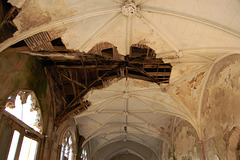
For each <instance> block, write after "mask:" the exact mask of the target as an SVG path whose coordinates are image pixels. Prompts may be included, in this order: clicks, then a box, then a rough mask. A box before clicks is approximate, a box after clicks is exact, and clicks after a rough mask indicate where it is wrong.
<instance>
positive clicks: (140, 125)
mask: <svg viewBox="0 0 240 160" xmlns="http://www.w3.org/2000/svg"><path fill="white" fill-rule="evenodd" d="M10 2H11V3H12V4H15V5H18V6H22V11H21V12H20V14H19V15H18V16H17V17H16V19H15V20H14V22H15V24H16V26H17V27H18V31H17V32H16V33H15V35H14V37H13V38H10V39H8V40H6V41H5V42H3V43H1V44H0V51H2V50H4V49H6V48H7V47H9V46H10V45H12V44H14V43H16V42H18V41H20V40H23V39H25V38H27V37H30V36H32V35H34V34H36V33H39V32H42V31H49V32H52V33H54V34H56V35H57V36H59V37H61V39H62V41H63V43H64V44H65V46H66V47H67V48H68V49H73V50H79V51H85V52H88V51H89V50H90V49H91V48H93V47H94V46H95V45H96V44H98V43H102V42H109V43H111V44H113V45H114V46H116V47H117V50H118V52H119V53H120V54H122V55H128V54H129V48H130V46H131V45H132V44H137V43H140V44H145V45H147V46H149V47H151V48H152V49H154V50H155V51H156V54H157V57H158V58H163V60H164V62H167V63H171V65H172V66H173V69H172V73H171V79H170V84H169V85H160V86H158V85H157V84H150V83H148V82H144V81H141V80H134V79H125V78H124V79H121V80H119V81H117V80H116V81H113V82H111V84H110V85H109V87H107V88H105V89H102V90H92V91H91V92H89V93H88V95H87V96H86V97H85V98H86V99H88V100H89V101H90V102H91V103H92V105H91V106H90V107H89V109H88V110H87V111H85V112H83V113H82V114H80V115H77V116H75V120H76V122H77V125H78V128H79V133H80V134H82V135H83V136H84V137H85V139H86V140H85V142H84V144H85V143H87V142H89V144H92V145H91V147H92V149H93V152H95V151H97V150H98V149H100V148H101V147H103V146H105V145H107V144H110V143H114V142H116V141H125V140H131V141H134V142H138V143H140V144H143V145H145V146H147V147H148V148H150V149H151V150H152V151H153V152H155V153H158V149H159V147H160V145H159V144H160V143H161V141H162V140H163V141H167V142H169V139H168V136H166V134H167V131H166V130H167V128H168V126H169V125H171V123H172V120H174V119H175V117H179V118H182V119H185V120H187V121H189V122H190V123H191V124H192V125H193V126H194V128H195V129H196V131H197V132H198V134H199V136H201V132H200V128H198V127H199V125H198V124H199V123H200V119H201V117H200V111H201V98H202V97H203V90H204V87H205V85H206V82H207V79H208V76H209V74H210V71H211V69H212V66H213V65H214V64H215V63H216V62H218V61H219V59H221V58H223V57H225V56H227V55H230V54H235V53H236V54H238V53H239V52H240V46H239V44H240V1H239V0H135V1H131V2H130V1H124V0H26V1H25V0H21V1H16V0H11V1H10ZM130 3H131V5H132V6H136V10H131V8H128V5H129V4H130ZM124 8H128V9H130V10H125V9H124ZM127 11H130V15H125V13H126V12H127ZM131 11H132V12H134V13H131ZM27 15H28V16H27ZM29 15H31V16H29ZM38 16H40V17H45V19H44V20H42V19H41V20H42V22H41V20H39V21H40V22H39V23H35V24H34V23H33V22H34V19H37V18H38ZM31 23H32V24H31ZM29 26H30V27H29ZM26 28H27V29H26ZM199 77H202V79H200V80H199V81H198V78H199ZM190 82H191V83H190ZM181 93H188V94H186V95H182V94H181Z"/></svg>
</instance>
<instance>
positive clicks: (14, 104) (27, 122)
mask: <svg viewBox="0 0 240 160" xmlns="http://www.w3.org/2000/svg"><path fill="white" fill-rule="evenodd" d="M0 122H1V123H0V124H1V125H0V146H4V147H3V148H2V149H3V150H4V151H3V152H0V159H7V160H11V159H24V160H34V159H38V158H39V154H40V152H39V151H40V143H41V141H42V139H43V135H42V134H41V133H42V119H41V109H40V107H39V103H38V100H37V98H36V96H35V94H34V92H32V91H29V90H26V91H20V92H18V93H17V94H13V95H11V96H9V97H8V99H7V102H6V104H5V111H3V112H2V116H1V117H0Z"/></svg>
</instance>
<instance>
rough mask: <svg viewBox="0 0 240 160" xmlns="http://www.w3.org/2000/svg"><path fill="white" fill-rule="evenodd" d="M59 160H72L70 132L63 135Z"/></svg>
mask: <svg viewBox="0 0 240 160" xmlns="http://www.w3.org/2000/svg"><path fill="white" fill-rule="evenodd" d="M60 160H73V139H72V134H71V133H70V131H67V132H66V133H65V135H64V138H63V141H62V147H61V156H60Z"/></svg>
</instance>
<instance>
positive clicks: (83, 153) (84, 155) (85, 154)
mask: <svg viewBox="0 0 240 160" xmlns="http://www.w3.org/2000/svg"><path fill="white" fill-rule="evenodd" d="M81 159H82V160H87V150H86V148H83V150H82V154H81Z"/></svg>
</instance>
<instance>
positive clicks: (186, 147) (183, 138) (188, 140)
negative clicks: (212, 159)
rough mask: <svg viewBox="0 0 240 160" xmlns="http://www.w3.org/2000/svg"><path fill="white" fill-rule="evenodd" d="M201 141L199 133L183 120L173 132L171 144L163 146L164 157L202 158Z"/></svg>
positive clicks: (175, 159) (170, 159)
mask: <svg viewBox="0 0 240 160" xmlns="http://www.w3.org/2000/svg"><path fill="white" fill-rule="evenodd" d="M199 142H200V141H199V138H198V135H197V133H196V131H195V129H194V128H193V127H192V125H191V124H190V123H188V122H187V121H185V120H181V121H180V122H178V123H177V124H176V126H175V128H174V130H173V132H172V144H171V146H167V145H165V146H163V148H164V153H163V156H162V159H168V160H199V159H201V148H200V143H199Z"/></svg>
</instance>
